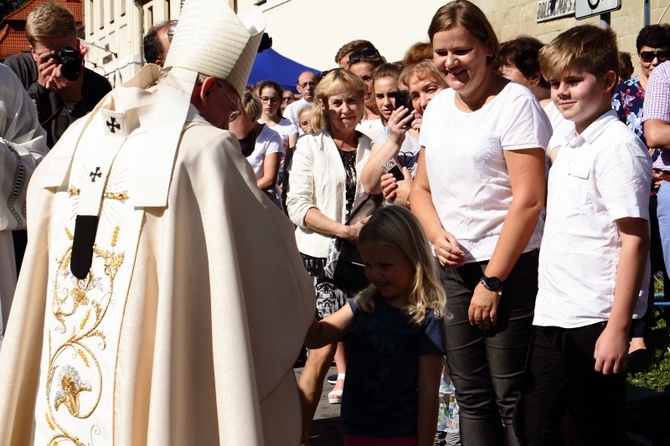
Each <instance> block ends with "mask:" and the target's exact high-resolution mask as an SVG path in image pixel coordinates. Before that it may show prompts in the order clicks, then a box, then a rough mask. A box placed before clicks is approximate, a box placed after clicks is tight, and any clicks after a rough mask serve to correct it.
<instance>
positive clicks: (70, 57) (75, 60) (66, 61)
mask: <svg viewBox="0 0 670 446" xmlns="http://www.w3.org/2000/svg"><path fill="white" fill-rule="evenodd" d="M54 59H55V60H56V62H58V63H59V64H60V65H61V68H60V71H61V73H62V74H63V77H64V78H65V79H67V80H69V81H75V80H77V78H78V77H79V73H81V63H82V60H83V59H82V57H81V53H80V52H79V51H77V50H75V49H74V48H72V47H71V46H64V47H63V48H61V49H60V50H58V51H56V54H55V55H54Z"/></svg>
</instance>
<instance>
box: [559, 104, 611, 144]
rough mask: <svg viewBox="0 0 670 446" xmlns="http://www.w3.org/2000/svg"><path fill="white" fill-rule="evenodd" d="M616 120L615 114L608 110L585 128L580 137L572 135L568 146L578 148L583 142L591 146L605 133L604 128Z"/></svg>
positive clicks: (575, 134)
mask: <svg viewBox="0 0 670 446" xmlns="http://www.w3.org/2000/svg"><path fill="white" fill-rule="evenodd" d="M618 120H619V118H618V117H617V114H616V112H615V111H614V110H608V111H607V112H605V113H603V114H602V115H600V116H599V117H598V119H596V120H595V121H593V122H592V123H591V125H589V126H588V127H586V129H585V130H584V131H583V132H582V133H581V134H580V135H577V133H576V132H575V133H573V134H572V136H571V137H569V140H568V145H569V146H572V147H580V146H582V145H583V144H584V143H585V142H586V143H589V144H591V143H592V142H593V141H594V140H595V139H596V138H598V137H599V136H600V135H601V134H602V133H603V132H604V131H605V128H607V127H608V126H609V125H610V123H612V122H613V121H618Z"/></svg>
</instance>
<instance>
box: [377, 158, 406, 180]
mask: <svg viewBox="0 0 670 446" xmlns="http://www.w3.org/2000/svg"><path fill="white" fill-rule="evenodd" d="M382 169H384V172H386V173H392V174H393V177H394V178H395V179H396V180H397V181H402V180H404V179H405V175H403V174H402V170H401V169H400V166H399V165H398V162H397V161H396V160H395V158H391V159H390V160H388V161H387V162H386V164H384V165H383V166H382Z"/></svg>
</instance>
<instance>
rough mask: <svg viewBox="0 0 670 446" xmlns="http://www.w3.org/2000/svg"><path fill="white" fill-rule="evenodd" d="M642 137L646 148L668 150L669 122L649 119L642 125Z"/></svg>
mask: <svg viewBox="0 0 670 446" xmlns="http://www.w3.org/2000/svg"><path fill="white" fill-rule="evenodd" d="M642 125H643V126H644V137H645V138H646V139H647V146H649V147H658V148H661V149H670V122H666V121H662V120H660V119H650V120H648V121H645V122H644V124H642Z"/></svg>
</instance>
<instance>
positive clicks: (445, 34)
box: [432, 26, 491, 97]
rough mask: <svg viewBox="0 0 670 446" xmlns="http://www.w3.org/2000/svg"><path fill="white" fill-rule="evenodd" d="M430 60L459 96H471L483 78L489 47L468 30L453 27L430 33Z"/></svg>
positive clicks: (486, 66)
mask: <svg viewBox="0 0 670 446" xmlns="http://www.w3.org/2000/svg"><path fill="white" fill-rule="evenodd" d="M432 44H433V61H434V62H435V66H436V67H437V69H438V70H439V71H440V72H441V73H444V75H445V80H446V81H447V84H448V85H449V87H451V88H453V89H454V90H456V91H457V92H459V94H461V95H462V96H465V97H467V96H470V95H472V94H473V93H474V92H475V91H476V90H477V89H478V88H479V86H481V85H482V83H483V82H484V81H485V79H486V77H487V76H488V74H489V71H490V68H489V66H488V65H487V63H486V59H487V57H488V56H489V55H491V50H489V48H488V47H487V46H486V45H484V44H483V43H482V42H480V41H479V40H477V39H476V38H475V37H474V36H473V35H472V34H470V32H469V31H468V30H466V29H465V28H463V27H461V26H454V27H452V28H450V29H448V30H446V31H440V32H438V33H436V34H435V35H434V36H433V41H432Z"/></svg>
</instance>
